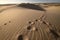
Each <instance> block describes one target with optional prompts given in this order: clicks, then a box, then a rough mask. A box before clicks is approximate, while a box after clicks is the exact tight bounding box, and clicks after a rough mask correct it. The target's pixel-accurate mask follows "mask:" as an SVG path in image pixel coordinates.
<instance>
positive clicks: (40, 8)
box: [18, 3, 46, 11]
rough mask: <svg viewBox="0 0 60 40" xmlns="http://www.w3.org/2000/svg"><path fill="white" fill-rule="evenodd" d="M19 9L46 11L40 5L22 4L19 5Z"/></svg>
mask: <svg viewBox="0 0 60 40" xmlns="http://www.w3.org/2000/svg"><path fill="white" fill-rule="evenodd" d="M18 7H23V8H28V9H33V10H39V11H46V10H45V9H44V8H42V7H40V6H38V5H35V4H30V3H22V4H19V5H18Z"/></svg>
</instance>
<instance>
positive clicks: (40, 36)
mask: <svg viewBox="0 0 60 40" xmlns="http://www.w3.org/2000/svg"><path fill="white" fill-rule="evenodd" d="M9 7H11V6H9ZM3 8H4V7H3ZM46 10H47V11H46V12H44V11H38V10H32V9H26V8H21V7H16V6H15V7H13V8H10V9H7V10H5V11H3V12H1V13H0V40H17V39H18V36H19V35H27V36H28V37H27V36H24V37H25V38H26V37H27V39H26V40H28V39H29V38H30V40H55V38H54V37H53V36H54V35H53V36H51V34H50V33H49V29H48V27H47V26H46V25H45V24H43V23H41V22H36V21H35V20H36V19H37V20H39V18H40V17H41V16H42V15H43V14H45V16H46V19H45V20H46V21H48V22H50V23H51V24H52V25H55V27H56V28H57V30H58V31H59V29H60V28H59V27H60V6H59V7H55V6H52V7H49V8H46ZM29 21H31V22H32V23H33V22H36V23H35V24H34V25H32V26H31V27H32V29H31V30H32V31H28V30H27V27H28V26H30V24H29ZM40 23H41V24H40ZM36 28H37V29H38V31H35V30H36ZM21 40H22V39H21ZM24 40H25V39H24Z"/></svg>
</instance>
